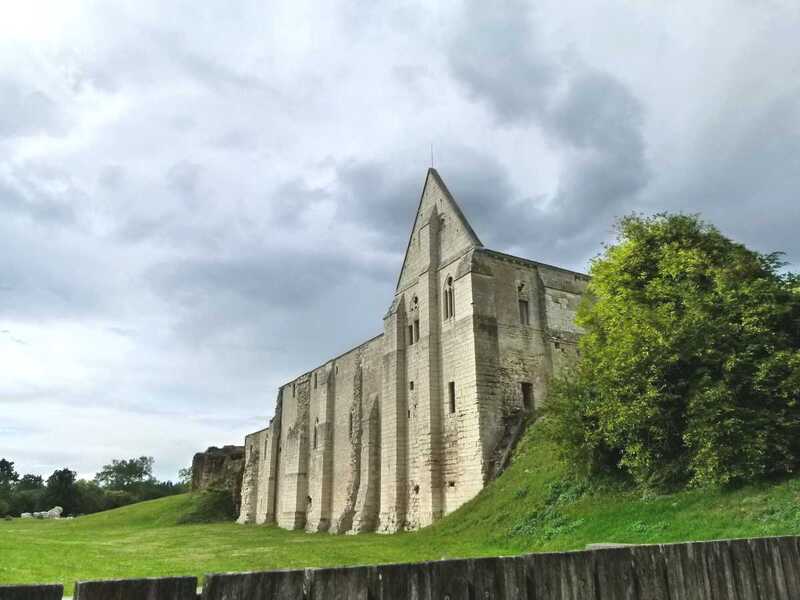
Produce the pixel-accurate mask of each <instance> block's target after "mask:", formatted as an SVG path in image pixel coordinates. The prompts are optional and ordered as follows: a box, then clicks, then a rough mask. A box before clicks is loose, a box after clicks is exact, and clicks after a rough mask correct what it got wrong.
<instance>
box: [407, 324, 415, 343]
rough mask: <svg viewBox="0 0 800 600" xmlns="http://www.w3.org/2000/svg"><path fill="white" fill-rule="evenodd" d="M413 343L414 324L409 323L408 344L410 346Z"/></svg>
mask: <svg viewBox="0 0 800 600" xmlns="http://www.w3.org/2000/svg"><path fill="white" fill-rule="evenodd" d="M413 343H414V326H413V325H409V326H408V345H409V346H410V345H411V344H413Z"/></svg>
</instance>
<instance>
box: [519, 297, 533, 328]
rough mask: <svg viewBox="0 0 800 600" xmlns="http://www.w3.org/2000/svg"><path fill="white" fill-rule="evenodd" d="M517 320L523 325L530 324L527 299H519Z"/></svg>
mask: <svg viewBox="0 0 800 600" xmlns="http://www.w3.org/2000/svg"><path fill="white" fill-rule="evenodd" d="M519 322H520V323H522V324H523V325H530V323H531V320H530V314H529V313H528V301H527V300H520V301H519Z"/></svg>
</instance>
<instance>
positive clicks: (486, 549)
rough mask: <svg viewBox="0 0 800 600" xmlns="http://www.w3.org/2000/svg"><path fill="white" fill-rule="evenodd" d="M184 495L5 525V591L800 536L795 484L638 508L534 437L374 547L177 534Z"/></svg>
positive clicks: (310, 538)
mask: <svg viewBox="0 0 800 600" xmlns="http://www.w3.org/2000/svg"><path fill="white" fill-rule="evenodd" d="M196 503H197V501H196V498H193V497H192V496H190V495H182V496H173V497H169V498H162V499H159V500H153V501H150V502H142V503H140V504H135V505H131V506H126V507H124V508H120V509H117V510H113V511H108V512H105V513H98V514H94V515H89V516H85V517H81V518H78V519H74V520H61V521H30V520H26V521H22V520H19V519H16V520H13V521H0V557H2V560H0V583H28V582H50V581H61V582H64V583H65V585H67V587H68V588H71V586H72V583H73V582H74V581H75V580H76V579H94V578H116V577H144V576H146V577H153V576H161V575H186V574H192V575H202V574H204V573H209V572H220V571H243V570H257V569H270V568H291V567H302V566H328V565H341V564H367V563H380V562H399V561H419V560H428V559H438V558H442V557H457V556H462V557H468V556H481V555H496V554H513V553H521V552H530V551H541V550H566V549H576V548H583V547H584V546H585V545H586V544H587V543H592V542H628V543H634V542H635V543H651V542H667V541H679V540H701V539H713V538H724V537H746V536H761V535H777V534H800V477H796V478H792V479H788V480H784V481H781V482H773V483H768V484H759V485H753V486H747V487H742V488H739V489H736V490H728V491H722V490H712V491H709V490H694V491H687V492H681V493H677V494H672V495H665V496H656V497H647V498H643V497H641V494H637V493H634V492H630V491H625V490H619V489H599V490H598V489H595V490H588V489H584V488H583V487H582V486H579V485H575V484H574V483H571V482H569V481H568V480H566V479H565V477H564V467H563V465H561V464H560V463H559V462H558V460H556V458H555V455H554V452H553V449H552V448H551V447H550V446H549V445H548V444H547V443H546V442H544V441H543V440H542V439H540V435H539V433H538V431H537V428H536V427H532V428H530V429H529V430H528V432H527V434H526V436H525V438H524V439H523V440H522V442H521V443H520V445H519V447H518V448H517V451H516V453H515V458H514V461H513V464H512V465H511V467H510V468H509V469H508V470H507V471H506V472H505V473H504V474H503V475H502V476H501V477H500V478H499V479H498V480H497V481H495V482H494V483H493V484H491V485H490V486H488V487H487V489H486V490H484V492H483V493H481V494H480V495H479V496H478V497H477V498H475V499H474V500H473V501H471V502H469V503H468V504H466V505H465V506H463V507H462V508H461V509H459V510H458V511H456V512H455V513H453V514H451V515H450V516H448V517H447V518H445V519H443V520H442V521H441V522H439V523H437V524H436V525H434V526H433V527H429V528H427V529H425V530H423V531H420V532H417V533H410V534H401V535H394V536H380V535H375V534H369V535H358V536H331V535H327V534H314V535H308V534H304V533H301V532H289V531H283V530H281V529H277V528H275V527H256V526H246V527H243V526H239V525H236V524H235V523H229V522H224V523H204V524H191V525H179V524H178V522H179V521H180V520H181V519H182V518H184V517H185V515H186V514H187V513H189V512H191V511H193V510H194V508H195V507H196Z"/></svg>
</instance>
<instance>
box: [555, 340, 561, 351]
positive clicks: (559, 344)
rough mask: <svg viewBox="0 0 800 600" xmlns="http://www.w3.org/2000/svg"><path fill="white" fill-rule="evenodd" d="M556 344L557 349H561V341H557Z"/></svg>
mask: <svg viewBox="0 0 800 600" xmlns="http://www.w3.org/2000/svg"><path fill="white" fill-rule="evenodd" d="M555 346H556V350H560V349H561V342H556V343H555Z"/></svg>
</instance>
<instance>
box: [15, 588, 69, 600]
mask: <svg viewBox="0 0 800 600" xmlns="http://www.w3.org/2000/svg"><path fill="white" fill-rule="evenodd" d="M63 595H64V586H63V585H61V584H58V585H0V600H61V597H62V596H63Z"/></svg>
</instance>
